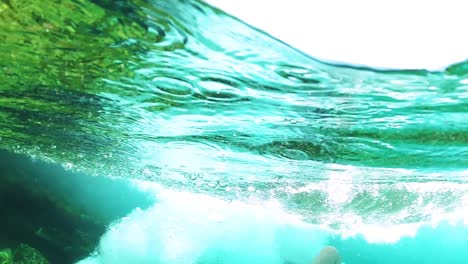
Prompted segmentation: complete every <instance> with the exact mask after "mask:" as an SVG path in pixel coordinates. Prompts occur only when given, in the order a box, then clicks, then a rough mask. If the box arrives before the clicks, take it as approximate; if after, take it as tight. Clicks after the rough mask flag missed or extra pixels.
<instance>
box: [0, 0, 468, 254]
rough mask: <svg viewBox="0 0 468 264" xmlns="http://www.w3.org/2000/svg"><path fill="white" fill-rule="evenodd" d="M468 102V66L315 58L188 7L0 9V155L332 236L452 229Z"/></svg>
mask: <svg viewBox="0 0 468 264" xmlns="http://www.w3.org/2000/svg"><path fill="white" fill-rule="evenodd" d="M308 37H313V36H308ZM467 109H468V64H467V63H466V62H465V63H460V64H457V65H453V66H451V67H449V68H447V69H446V70H444V71H441V72H428V71H423V70H420V71H414V70H412V71H404V70H402V71H377V70H372V69H365V68H353V67H345V66H333V65H328V64H324V63H321V62H318V61H316V60H314V59H313V58H310V57H308V56H306V55H304V54H302V53H300V52H299V51H297V50H295V49H293V48H291V47H288V46H287V45H285V44H283V43H281V42H279V41H277V40H275V39H273V38H271V37H269V36H268V35H265V34H263V33H262V32H259V31H257V30H255V29H252V28H251V27H249V26H247V25H245V24H243V23H242V22H240V21H238V20H236V19H234V18H232V17H230V16H228V15H226V14H225V13H223V12H221V11H219V10H217V9H215V8H212V7H210V6H207V5H206V4H204V3H202V2H199V1H177V2H173V1H169V0H168V1H163V0H161V1H140V0H135V1H105V0H102V1H99V0H96V1H85V0H76V1H72V0H63V1H43V2H32V1H21V0H3V1H0V149H3V150H7V151H11V152H16V153H21V154H26V155H28V156H31V157H34V158H37V159H40V160H45V161H48V162H52V163H59V164H62V165H63V166H64V168H66V169H67V170H72V171H79V172H84V173H87V174H91V175H97V176H102V177H105V176H114V177H125V178H130V179H140V180H145V181H151V182H156V183H158V184H161V185H162V186H164V187H166V188H171V189H175V190H181V191H188V192H191V193H204V194H208V195H210V196H212V197H216V198H219V199H222V200H226V201H236V200H243V199H247V198H248V197H255V198H258V199H260V200H265V201H267V200H271V199H275V200H277V201H279V202H280V203H281V204H283V205H284V207H285V208H286V210H288V212H291V213H294V214H298V215H300V216H301V217H302V219H303V220H304V221H305V222H307V223H313V224H321V225H325V226H327V227H330V228H332V229H334V230H338V231H339V232H344V233H346V232H348V231H349V230H353V229H355V228H354V227H355V226H356V225H359V226H362V225H390V226H393V225H399V224H412V223H422V222H431V221H434V220H437V219H456V220H462V219H466V218H464V217H466V214H465V213H464V212H465V211H466V208H468V185H467V184H468V122H467V120H468V110H467ZM347 263H348V262H347ZM349 263H351V262H349Z"/></svg>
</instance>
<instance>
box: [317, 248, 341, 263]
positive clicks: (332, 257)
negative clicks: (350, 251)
mask: <svg viewBox="0 0 468 264" xmlns="http://www.w3.org/2000/svg"><path fill="white" fill-rule="evenodd" d="M312 264H341V258H340V254H339V253H338V250H336V248H334V247H331V246H328V247H324V248H323V249H322V250H321V251H320V253H319V254H318V256H317V257H315V259H314V261H312Z"/></svg>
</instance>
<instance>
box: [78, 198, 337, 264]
mask: <svg viewBox="0 0 468 264" xmlns="http://www.w3.org/2000/svg"><path fill="white" fill-rule="evenodd" d="M158 199H159V202H158V203H157V204H155V205H154V206H153V207H151V208H149V209H147V210H139V209H137V210H135V211H134V212H132V213H131V214H130V215H128V216H127V217H125V218H123V219H121V220H120V221H118V222H116V223H115V224H113V225H111V228H110V229H109V230H108V231H107V233H106V234H105V235H104V236H103V237H102V239H101V242H100V244H99V248H98V250H97V252H96V254H95V255H94V256H92V257H90V258H88V259H86V260H83V261H81V262H79V264H91V263H113V264H119V263H152V264H155V263H164V264H172V263H227V264H230V263H232V264H234V263H269V264H274V263H278V264H279V263H284V260H287V261H291V262H293V263H309V262H310V261H311V260H312V259H313V257H314V255H315V254H317V252H319V251H320V249H321V248H322V247H323V246H325V245H326V244H327V242H328V239H329V233H328V232H326V231H325V230H324V229H319V228H317V227H314V226H312V225H307V224H305V223H303V222H302V221H301V220H300V218H299V217H297V216H295V215H292V214H288V213H287V212H285V211H284V210H283V209H282V208H281V206H280V205H279V203H277V202H275V201H263V202H262V201H258V200H249V201H244V202H241V201H235V202H226V201H223V200H221V199H217V198H214V197H210V196H208V195H201V194H193V193H189V192H174V191H161V193H160V194H159V195H158Z"/></svg>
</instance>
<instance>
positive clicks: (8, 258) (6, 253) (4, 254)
mask: <svg viewBox="0 0 468 264" xmlns="http://www.w3.org/2000/svg"><path fill="white" fill-rule="evenodd" d="M0 264H13V254H12V253H11V249H9V248H6V249H2V250H0Z"/></svg>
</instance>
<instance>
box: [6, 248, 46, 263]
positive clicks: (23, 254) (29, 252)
mask: <svg viewBox="0 0 468 264" xmlns="http://www.w3.org/2000/svg"><path fill="white" fill-rule="evenodd" d="M13 260H14V262H11V263H14V264H49V261H48V260H47V259H46V258H44V256H42V254H41V253H40V252H39V251H37V250H36V249H34V248H32V247H30V246H28V245H26V244H20V245H19V246H18V247H17V248H16V250H15V254H14V256H13ZM7 263H9V262H7Z"/></svg>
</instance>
